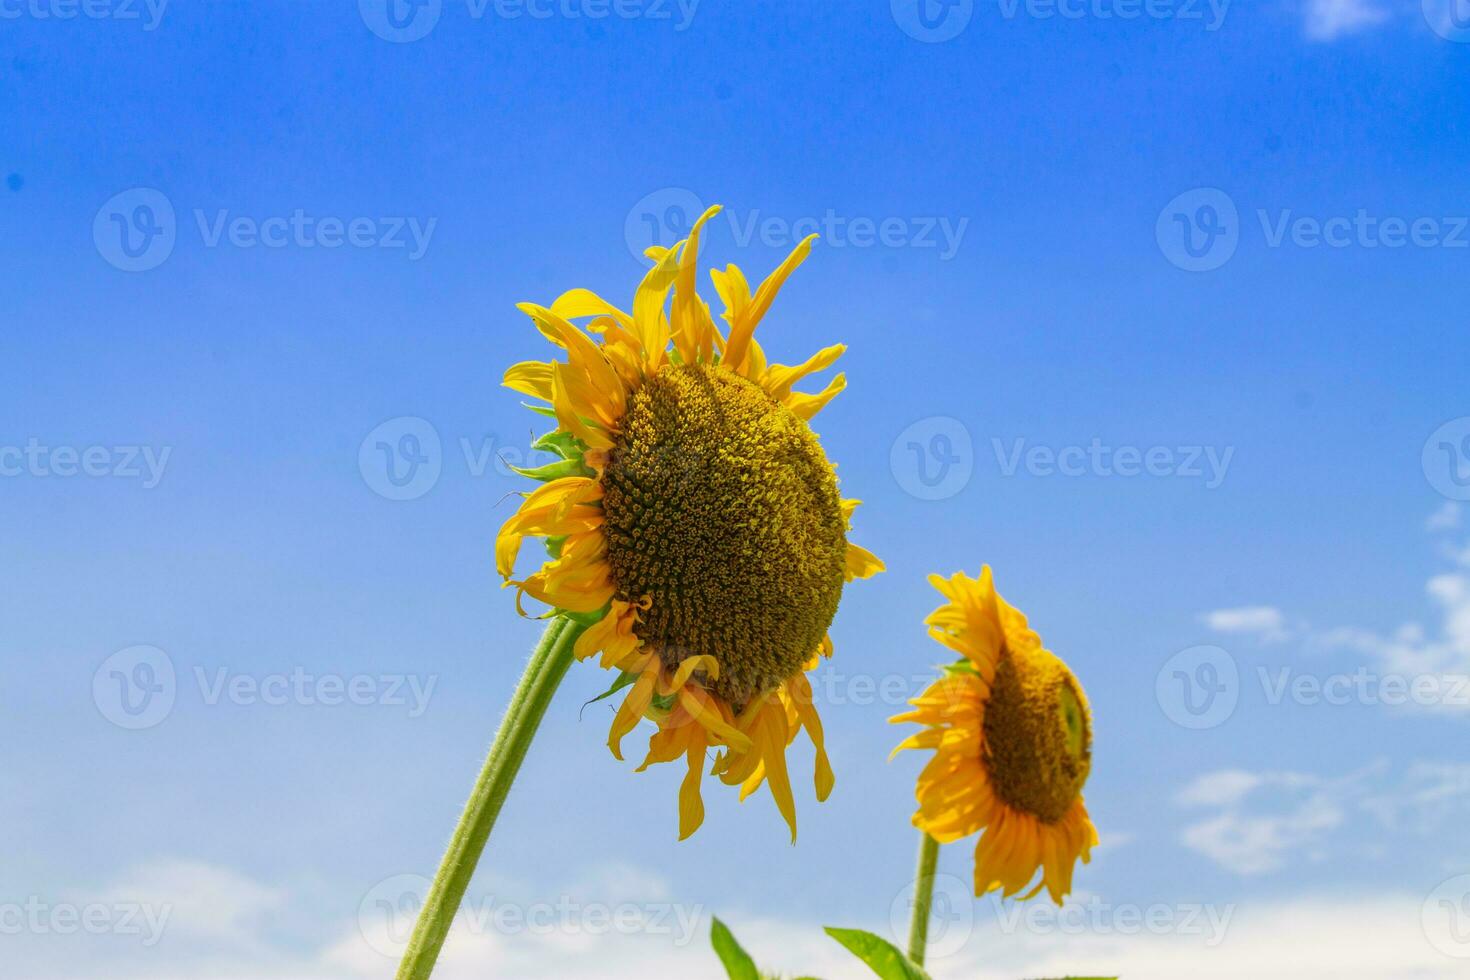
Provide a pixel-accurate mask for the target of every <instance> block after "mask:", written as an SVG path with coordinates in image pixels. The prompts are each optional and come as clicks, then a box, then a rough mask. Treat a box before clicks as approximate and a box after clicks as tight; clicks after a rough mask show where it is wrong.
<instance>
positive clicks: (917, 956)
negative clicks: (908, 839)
mask: <svg viewBox="0 0 1470 980" xmlns="http://www.w3.org/2000/svg"><path fill="white" fill-rule="evenodd" d="M938 864H939V841H937V840H935V839H934V838H933V837H930V836H929V835H928V834H926V833H924V832H923V831H922V830H921V831H919V864H918V867H917V868H915V869H914V914H913V918H912V919H910V920H909V959H911V960H913V961H914V964H915V965H917V966H923V965H924V947H926V946H927V945H928V944H929V910H930V908H931V907H932V906H933V904H934V869H935V868H936V867H937V866H938Z"/></svg>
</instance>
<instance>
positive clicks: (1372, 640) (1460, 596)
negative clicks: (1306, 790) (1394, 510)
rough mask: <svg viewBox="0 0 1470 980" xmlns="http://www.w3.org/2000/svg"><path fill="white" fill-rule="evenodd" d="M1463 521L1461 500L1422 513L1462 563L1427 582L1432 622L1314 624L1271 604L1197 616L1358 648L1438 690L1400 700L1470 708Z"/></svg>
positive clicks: (1468, 554) (1365, 660)
mask: <svg viewBox="0 0 1470 980" xmlns="http://www.w3.org/2000/svg"><path fill="white" fill-rule="evenodd" d="M1460 522H1461V512H1460V509H1459V507H1458V506H1450V507H1441V508H1440V509H1439V510H1437V511H1435V512H1434V513H1433V514H1431V515H1430V516H1429V518H1428V519H1427V520H1426V521H1425V525H1426V527H1427V528H1428V529H1429V530H1430V532H1431V534H1432V535H1433V536H1434V537H1435V539H1436V542H1435V543H1436V548H1437V550H1438V553H1439V554H1440V555H1441V556H1442V557H1443V558H1445V559H1447V560H1449V561H1451V562H1454V563H1455V564H1456V565H1458V566H1460V567H1459V568H1457V569H1456V570H1455V571H1450V572H1443V573H1441V574H1438V575H1434V576H1432V577H1430V578H1429V579H1428V580H1427V581H1426V582H1425V586H1424V589H1425V593H1426V595H1427V596H1428V598H1429V601H1430V603H1431V607H1432V608H1433V609H1434V610H1435V612H1436V620H1435V621H1434V622H1433V623H1432V624H1431V625H1430V626H1425V625H1424V624H1422V623H1420V622H1417V621H1409V622H1405V623H1403V624H1401V625H1399V626H1398V627H1397V628H1396V629H1394V630H1393V631H1392V632H1388V633H1382V632H1379V631H1377V630H1373V629H1367V628H1364V627H1360V626H1334V627H1326V628H1322V627H1314V626H1313V625H1311V624H1310V623H1308V622H1306V621H1305V620H1302V619H1297V618H1294V617H1288V616H1287V615H1286V614H1285V613H1283V612H1282V611H1281V610H1280V609H1279V608H1277V607H1276V606H1266V605H1262V606H1245V607H1240V608H1232V609H1217V610H1215V611H1213V612H1207V613H1204V614H1203V615H1202V616H1201V617H1200V619H1201V621H1202V622H1203V623H1204V624H1205V625H1206V626H1208V627H1209V628H1210V629H1212V630H1215V631H1216V632H1219V633H1224V634H1231V635H1235V636H1242V637H1246V638H1249V639H1254V640H1257V641H1259V642H1262V643H1279V642H1282V641H1285V640H1295V641H1297V642H1299V643H1300V644H1301V645H1302V647H1303V648H1304V649H1307V650H1309V651H1312V652H1315V653H1334V652H1335V653H1347V654H1353V655H1356V657H1357V658H1358V659H1359V660H1360V665H1361V666H1371V667H1372V668H1373V669H1375V670H1376V671H1378V672H1379V673H1381V674H1385V675H1394V676H1396V677H1402V678H1404V679H1406V680H1409V681H1411V682H1413V681H1419V682H1422V683H1423V684H1424V685H1425V688H1426V690H1432V691H1433V692H1437V693H1435V695H1434V696H1432V697H1428V698H1411V699H1405V700H1402V701H1400V702H1399V703H1401V704H1412V705H1418V706H1421V707H1426V708H1431V709H1435V710H1444V709H1456V710H1465V709H1466V708H1470V543H1466V542H1463V541H1461V540H1459V539H1458V537H1457V536H1456V535H1455V531H1457V530H1458V529H1459V527H1460ZM1365 587H1366V583H1365ZM1385 703H1387V702H1386V701H1385Z"/></svg>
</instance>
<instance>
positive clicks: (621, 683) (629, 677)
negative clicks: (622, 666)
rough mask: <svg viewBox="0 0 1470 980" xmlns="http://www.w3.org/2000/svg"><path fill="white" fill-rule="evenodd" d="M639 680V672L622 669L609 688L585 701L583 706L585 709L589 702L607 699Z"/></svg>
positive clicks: (594, 702)
mask: <svg viewBox="0 0 1470 980" xmlns="http://www.w3.org/2000/svg"><path fill="white" fill-rule="evenodd" d="M637 680H638V675H637V674H633V673H629V672H628V671H626V670H620V671H618V679H617V680H615V681H613V682H612V687H610V688H608V689H607V690H606V691H603V692H602V693H601V694H599V695H597V697H595V698H593V699H592V700H590V701H587V702H584V703H583V705H582V707H583V708H584V709H585V708H586V707H587V705H589V704H596V703H597V702H599V701H606V700H607V699H608V698H610V697H612V696H613V695H614V694H616V693H618V692H619V691H621V690H622V689H623V688H625V687H628V686H629V685H630V684H632V683H634V682H635V681H637Z"/></svg>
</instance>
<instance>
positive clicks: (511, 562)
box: [495, 476, 604, 576]
mask: <svg viewBox="0 0 1470 980" xmlns="http://www.w3.org/2000/svg"><path fill="white" fill-rule="evenodd" d="M601 496H602V487H601V486H600V485H599V484H598V483H597V481H596V480H590V479H588V478H586V477H581V476H568V477H562V478H561V479H559V480H551V481H549V482H547V483H543V484H542V485H541V486H539V487H537V488H536V490H535V491H534V492H532V493H530V494H528V495H527V496H526V499H525V500H524V501H522V502H521V506H520V508H519V509H518V510H517V511H516V512H515V513H514V514H512V515H511V516H510V518H509V519H508V520H507V521H506V522H505V523H504V524H503V525H501V528H500V533H499V534H498V535H496V538H495V568H496V570H497V571H498V572H500V574H501V575H502V576H508V575H510V573H511V572H512V571H513V570H514V568H515V562H516V556H517V555H518V554H519V553H520V549H521V540H522V539H523V538H525V537H526V536H527V535H532V534H536V535H544V536H547V537H557V536H560V535H563V534H574V533H576V532H578V531H585V530H589V529H590V528H592V527H596V526H599V525H601V523H602V521H603V520H604V516H603V513H602V508H601V507H599V506H595V505H594V504H593V503H592V502H593V501H595V500H597V499H598V498H600V497H601Z"/></svg>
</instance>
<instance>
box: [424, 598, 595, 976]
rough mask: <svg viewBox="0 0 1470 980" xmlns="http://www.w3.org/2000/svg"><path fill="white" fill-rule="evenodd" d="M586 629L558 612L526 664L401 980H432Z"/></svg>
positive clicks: (447, 852) (432, 890) (433, 890)
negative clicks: (503, 807)
mask: <svg viewBox="0 0 1470 980" xmlns="http://www.w3.org/2000/svg"><path fill="white" fill-rule="evenodd" d="M584 629H586V627H585V626H582V625H581V624H579V623H575V622H573V621H571V620H568V619H565V618H563V617H561V616H558V617H556V618H555V619H553V620H552V621H551V622H550V624H548V625H547V627H546V632H545V633H544V634H542V636H541V641H540V642H539V643H538V644H537V645H536V650H535V652H533V653H532V654H531V662H530V663H528V664H527V665H526V672H525V673H524V674H522V675H521V680H520V683H519V684H517V685H516V690H515V694H514V695H512V696H511V699H510V706H509V707H507V708H506V709H505V716H504V717H503V718H501V720H500V730H499V731H497V732H496V733H495V741H494V743H492V744H491V746H490V755H489V757H488V758H486V760H485V768H483V769H481V770H480V778H479V779H477V780H475V788H474V789H473V790H472V791H471V792H470V799H469V802H468V803H466V804H465V808H464V813H463V814H462V815H461V816H460V818H459V825H458V826H457V827H455V828H454V836H453V837H451V838H450V839H449V847H448V849H447V850H445V852H444V859H443V861H441V862H440V864H439V873H438V874H436V875H435V876H434V884H433V885H432V886H431V887H430V888H429V895H428V897H427V898H426V899H425V900H424V907H423V908H422V909H420V910H419V918H418V922H416V923H415V924H414V927H413V936H412V938H410V939H409V941H408V949H407V951H406V952H404V954H403V962H401V963H399V964H398V974H397V980H428V977H429V975H430V974H431V973H433V972H434V963H435V961H436V960H438V958H439V950H440V948H441V947H442V946H443V945H444V939H445V937H446V936H448V934H449V927H450V925H452V924H453V922H454V916H455V913H457V912H458V911H459V903H460V902H461V901H463V899H464V893H465V889H467V888H468V887H469V884H470V878H471V877H473V876H474V873H475V865H476V864H477V863H478V862H479V860H480V854H481V852H483V851H484V850H485V842H486V841H487V840H489V839H490V829H491V828H492V827H494V826H495V818H496V817H498V816H499V815H500V807H501V805H502V804H504V803H505V796H506V794H507V793H509V792H510V785H511V783H512V782H513V781H514V780H515V778H516V773H517V772H519V771H520V768H521V762H522V761H524V759H525V758H526V750H527V749H528V748H530V747H531V739H533V738H534V737H535V735H536V729H537V728H538V727H539V726H540V725H541V719H542V718H543V717H544V716H545V715H546V708H547V707H548V706H549V705H550V704H551V698H552V695H554V694H555V693H556V689H557V687H558V686H559V685H560V684H561V680H562V678H563V677H565V676H566V672H567V667H569V666H570V665H571V663H572V647H573V645H574V644H575V643H576V642H577V637H579V636H581V635H582V631H583V630H584Z"/></svg>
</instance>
